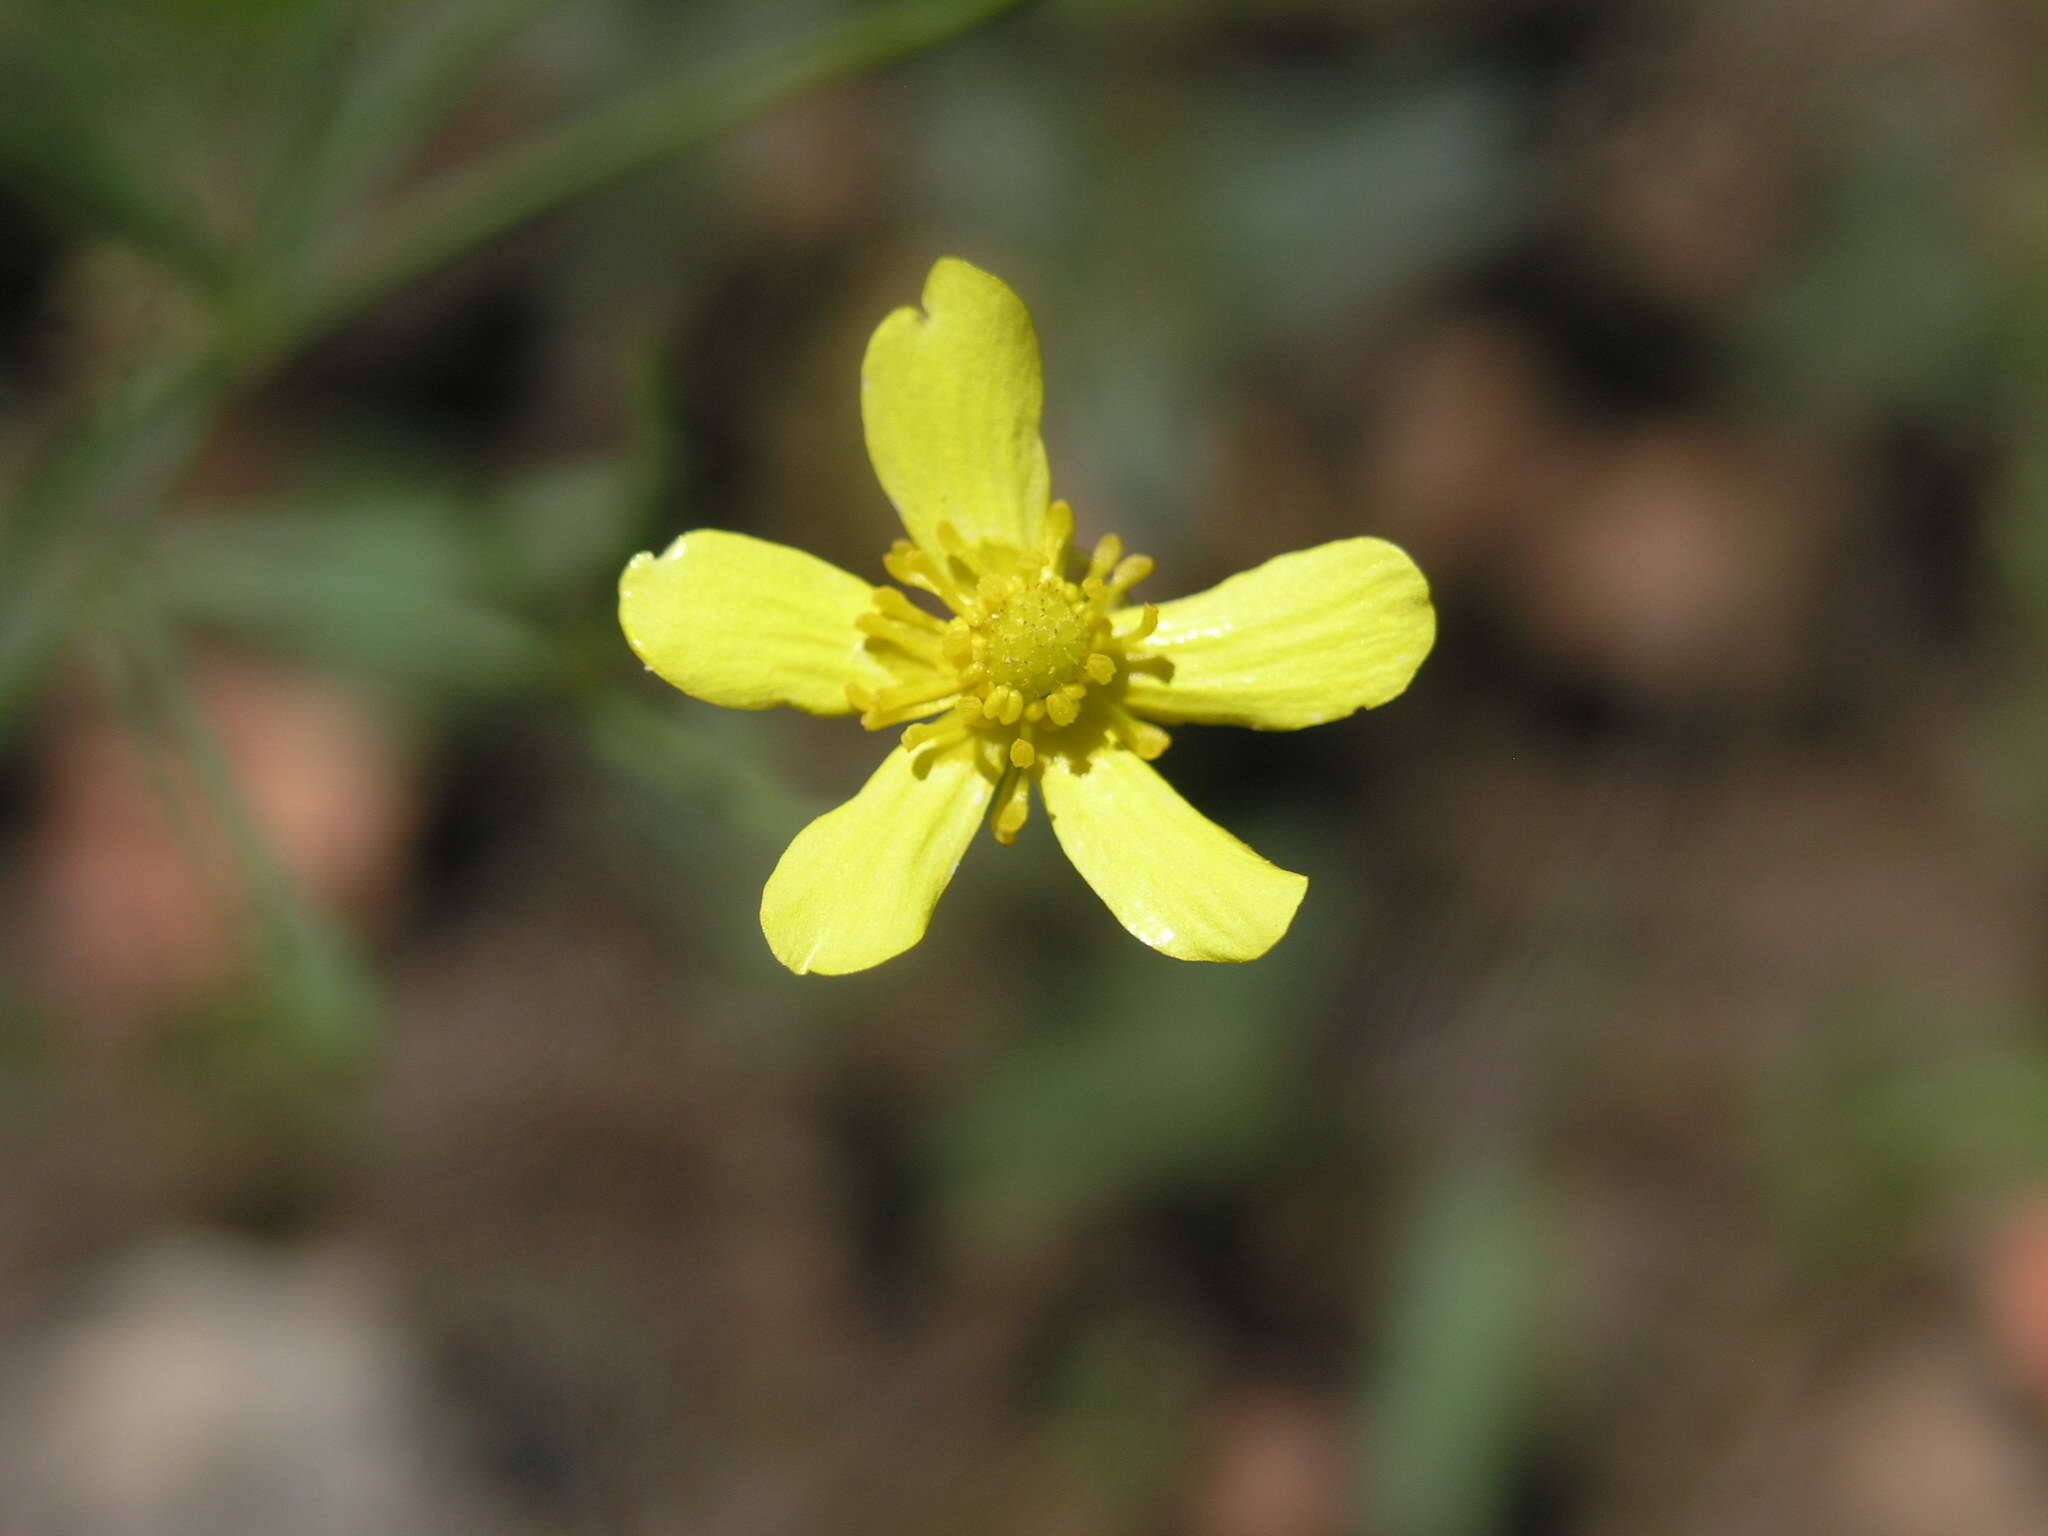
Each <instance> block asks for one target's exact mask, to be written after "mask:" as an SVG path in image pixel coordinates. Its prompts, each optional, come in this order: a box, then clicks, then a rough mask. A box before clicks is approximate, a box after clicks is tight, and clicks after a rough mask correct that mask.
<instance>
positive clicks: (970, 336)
mask: <svg viewBox="0 0 2048 1536" xmlns="http://www.w3.org/2000/svg"><path fill="white" fill-rule="evenodd" d="M1043 396H1044V383H1043V377H1042V374H1041V371H1040V365H1039V355H1038V335H1037V332H1036V331H1035V330H1034V329H1033V327H1032V324H1031V313H1030V311H1029V310H1027V309H1026V308H1025V307H1024V302H1023V300H1021V299H1019V298H1018V297H1017V295H1016V294H1015V293H1013V292H1012V291H1011V290H1010V288H1009V286H1008V285H1007V284H1005V283H1004V282H1003V281H1002V280H1001V279H1000V278H998V277H994V276H992V275H991V274H989V273H987V272H983V271H982V270H980V269H979V268H978V267H973V266H970V265H968V264H967V263H966V262H964V261H960V260H958V259H956V258H953V257H946V258H944V259H942V260H940V261H939V262H938V263H937V264H936V265H935V266H933V268H932V270H931V275H930V276H929V277H928V278H927V279H926V280H925V287H924V308H923V310H922V311H919V310H916V309H908V308H906V309H899V310H897V311H896V312H895V313H893V314H891V315H890V316H889V317H888V318H887V319H885V320H884V321H883V322H882V323H881V325H880V326H879V327H877V328H876V330H875V334H874V337H873V339H871V340H870V341H869V343H868V350H867V356H866V358H865V359H864V360H863V361H862V363H861V419H862V422H863V425H864V426H865V428H866V432H867V443H868V456H869V458H871V459H872V460H873V461H874V466H875V474H876V476H877V478H879V479H880V480H881V482H882V489H883V490H884V491H885V492H887V493H888V496H889V499H890V501H891V502H893V503H894V504H895V507H896V511H897V514H898V515H899V516H900V517H901V518H902V519H903V526H904V528H905V529H906V530H907V531H908V532H909V534H910V536H911V538H912V539H914V540H915V541H916V542H917V543H918V545H919V546H920V547H922V548H923V549H924V550H926V551H927V552H928V553H930V554H932V555H934V556H936V557H938V558H940V559H943V558H944V557H945V554H946V549H945V546H944V544H943V543H942V542H941V540H940V538H939V525H940V524H941V523H951V524H952V525H953V527H954V528H955V529H957V530H958V533H959V535H960V536H961V537H962V538H964V539H965V540H966V541H967V542H969V543H971V544H976V545H979V544H983V543H988V542H994V543H999V544H1006V545H1008V546H1010V547H1012V548H1015V549H1035V548H1037V547H1038V546H1039V545H1040V544H1041V543H1042V542H1043V541H1044V540H1045V538H1046V537H1047V531H1046V530H1047V524H1046V516H1047V511H1048V502H1049V500H1050V484H1051V481H1050V476H1049V474H1048V472H1047V469H1046V460H1045V446H1044V444H1043V443H1042V442H1041V441H1040V440H1039V435H1038V422H1039V413H1040V409H1041V406H1042V403H1043Z"/></svg>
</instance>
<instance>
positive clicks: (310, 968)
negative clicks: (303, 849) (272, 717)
mask: <svg viewBox="0 0 2048 1536" xmlns="http://www.w3.org/2000/svg"><path fill="white" fill-rule="evenodd" d="M120 639H121V642H122V644H121V652H122V655H123V658H124V659H125V660H126V661H127V662H128V663H129V666H130V668H131V669H132V671H131V687H130V690H129V692H130V696H131V704H132V707H133V708H134V709H135V711H136V712H137V713H138V714H139V715H140V716H142V717H143V720H144V723H145V725H146V727H147V729H148V731H149V733H150V734H151V735H153V736H157V737H159V738H160V739H161V740H162V742H163V743H164V744H165V745H166V746H168V747H169V748H170V749H171V750H172V751H173V752H174V753H175V754H176V755H177V757H178V759H179V760H180V761H181V762H182V764H183V766H184V767H185V768H186V769H188V770H189V771H190V773H191V775H192V780H193V782H194V783H195V784H196V785H197V787H198V789H199V793H200V796H201V798H202V799H203V800H204V802H205V805H206V810H207V813H208V815H209V816H210V817H211V818H212V821H213V824H214V825H215V826H216V827H217V828H218V829H219V831H220V834H221V836H222V837H223V838H225V840H226V844H227V849H228V851H229V852H230V853H231V854H232V855H233V858H234V865H235V869H236V871H237V873H238V874H239V876H240V879H241V882H242V885H243V887H244V888H243V890H242V891H241V892H239V893H238V894H239V895H241V896H242V897H243V898H244V899H245V900H246V901H247V902H248V904H249V906H250V909H251V910H252V911H253V913H254V914H255V917H256V919H257V923H258V933H259V935H260V937H261V940H262V943H263V947H264V951H265V959H266V960H267V962H268V964H267V965H266V966H265V967H264V969H265V972H266V973H267V974H268V975H269V976H271V977H272V978H274V979H276V980H278V981H281V982H282V983H283V985H284V996H283V997H282V998H281V999H280V1001H282V1002H283V1003H285V1004H286V1005H287V1011H288V1012H289V1015H290V1017H291V1019H292V1021H293V1022H294V1023H296V1024H297V1025H298V1026H299V1027H300V1029H301V1030H302V1031H303V1032H304V1039H305V1043H306V1045H307V1047H308V1048H309V1050H312V1051H313V1052H315V1053H317V1054H318V1055H320V1056H321V1057H322V1058H324V1059H329V1060H333V1061H337V1062H339V1061H346V1060H350V1059H353V1057H354V1056H355V1055H356V1054H358V1052H359V1051H360V1049H361V1048H362V1046H363V1045H364V1044H365V1043H366V1037H367V1031H368V1028H369V1025H370V1021H371V1018H372V1015H373V1010H374V1004H373V1002H372V1000H371V996H372V995H371V989H370V986H369V982H368V979H367V978H366V977H365V975H364V974H363V970H362V967H361V965H360V963H359V962H358V961H357V959H356V957H355V954H354V952H353V950H352V949H351V947H350V946H349V944H348V943H347V941H346V940H345V939H344V938H343V936H342V935H341V933H340V932H339V930H337V929H336V928H335V927H333V926H332V925H331V924H330V923H328V922H327V921H326V920H325V919H324V918H323V917H321V916H320V915H319V914H318V913H316V912H315V911H314V910H313V909H312V908H311V907H310V906H309V905H307V903H306V900H305V898H304V896H303V895H302V894H301V893H300V891H299V888H298V885H297V883H296V882H295V881H294V880H293V879H292V877H291V875H290V873H289V872H288V871H287V870H286V869H285V867H284V864H283V862H282V861H281V860H280V859H279V858H278V855H277V851H276V850H275V849H274V848H273V847H272V846H271V842H270V838H269V836H268V835H267V834H266V833H265V831H264V829H263V827H262V825H261V823H260V822H259V821H258V820H257V817H256V814H255V812H254V811H253V810H252V809H251V807H250V805H249V801H248V797H247V796H246V795H244V794H243V792H242V787H241V783H240V781H239V780H238V779H237V778H236V776H235V770H234V767H233V765H232V764H231V763H230V762H229V761H228V756H227V752H226V749H225V748H224V747H223V746H222V745H221V741H220V738H219V737H218V736H217V735H216V734H215V732H214V729H213V726H212V723H211V722H210V721H209V720H208V719H207V718H206V713H205V711H204V710H202V709H201V708H200V706H199V701H198V700H197V698H195V697H194V695H193V692H192V686H191V683H190V681H189V679H188V678H187V676H186V673H185V666H184V659H183V657H182V655H181V654H180V652H179V649H178V645H177V642H176V640H175V639H174V638H173V636H172V635H171V633H170V631H169V629H168V628H167V627H166V626H165V624H164V622H163V618H162V616H161V615H160V614H159V613H157V611H156V609H155V605H154V604H153V603H151V602H150V601H149V600H148V599H147V598H146V597H145V598H139V599H138V600H137V601H136V602H134V603H132V604H130V605H128V606H127V608H126V609H125V611H124V622H123V624H122V633H121V636H120Z"/></svg>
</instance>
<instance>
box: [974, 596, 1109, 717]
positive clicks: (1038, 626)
mask: <svg viewBox="0 0 2048 1536" xmlns="http://www.w3.org/2000/svg"><path fill="white" fill-rule="evenodd" d="M1062 587H1064V588H1066V592H1062V591H1061V590H1060V588H1062ZM1068 592H1072V593H1074V596H1073V597H1069V596H1067V593H1068ZM1077 598H1078V599H1080V601H1076V600H1075V599H1077ZM1093 618H1094V615H1093V614H1092V613H1091V612H1090V611H1089V608H1088V605H1087V602H1086V599H1085V597H1084V596H1083V595H1082V594H1081V593H1080V592H1078V591H1077V590H1076V589H1075V588H1074V586H1073V584H1072V583H1070V582H1058V583H1057V584H1055V582H1054V580H1053V579H1051V578H1049V577H1048V578H1045V579H1041V580H1040V581H1039V583H1038V584H1037V585H1035V586H1029V587H1024V588H1022V589H1021V590H1019V591H1017V592H1015V593H1013V594H1012V595H1011V596H1009V597H1008V598H1006V599H1004V600H1003V601H1002V602H1000V603H998V604H997V605H995V607H994V609H993V611H991V612H990V613H989V615H988V617H987V618H985V619H984V620H982V621H981V623H979V624H976V625H974V626H973V627H974V628H975V629H977V630H978V631H979V632H980V635H981V639H982V645H981V646H980V647H979V649H980V651H981V664H982V666H983V668H984V669H985V670H986V671H987V672H988V678H989V681H990V682H991V683H993V684H994V685H995V686H996V687H998V688H1010V689H1015V690H1016V692H1017V693H1019V694H1021V695H1022V696H1023V698H1024V700H1025V702H1026V703H1027V704H1028V703H1031V702H1033V701H1035V700H1042V699H1044V698H1046V697H1047V696H1048V695H1049V694H1052V693H1056V692H1058V691H1059V690H1060V689H1061V688H1063V687H1065V686H1067V685H1068V684H1070V683H1078V682H1080V681H1081V679H1082V675H1083V669H1084V668H1086V667H1087V665H1088V657H1089V655H1090V654H1091V653H1092V652H1094V650H1095V627H1096V626H1095V624H1094V623H1093Z"/></svg>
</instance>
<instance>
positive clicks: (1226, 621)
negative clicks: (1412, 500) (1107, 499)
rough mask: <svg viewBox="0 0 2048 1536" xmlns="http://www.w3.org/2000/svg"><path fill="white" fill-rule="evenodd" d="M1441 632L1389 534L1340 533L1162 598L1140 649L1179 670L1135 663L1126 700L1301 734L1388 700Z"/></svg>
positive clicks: (1140, 709) (1186, 716)
mask: <svg viewBox="0 0 2048 1536" xmlns="http://www.w3.org/2000/svg"><path fill="white" fill-rule="evenodd" d="M1139 611H1140V610H1135V609H1133V610H1129V611H1128V613H1127V614H1120V615H1118V619H1119V624H1120V627H1123V628H1129V627H1130V626H1131V625H1132V624H1135V623H1136V622H1137V617H1138V613H1139ZM1435 639H1436V611H1435V610H1434V609H1433V608H1431V607H1430V603H1429V584H1428V583H1427V582H1426V581H1424V580H1423V578H1422V572H1420V571H1419V570H1417V569H1416V568H1415V562H1414V561H1412V560H1410V559H1409V558H1408V557H1407V556H1406V555H1405V554H1403V553H1402V552H1401V551H1400V550H1399V549H1397V548H1396V547H1395V546H1393V545H1392V544H1389V543H1387V542H1386V541H1385V540H1384V539H1340V540H1338V541H1337V542H1336V543H1334V544H1319V545H1317V546H1316V547H1315V548H1314V549H1304V550H1298V551H1296V552H1295V553H1293V554H1290V555H1281V556H1278V557H1277V558H1275V559H1272V560H1268V561H1267V562H1266V563H1265V564H1264V565H1261V566H1259V567H1258V568H1256V569H1255V570H1250V571H1245V572H1244V573H1242V574H1241V575H1237V576H1233V577H1231V578H1230V579H1229V580H1228V581H1225V582H1222V583H1220V584H1218V585H1216V586H1214V587H1211V588H1210V589H1209V590H1208V591H1206V592H1198V593H1196V594H1195V595H1194V596H1193V597H1183V598H1181V599H1179V600H1178V601H1175V602H1170V603H1161V604H1160V605H1159V628H1158V629H1157V630H1155V631H1154V632H1153V634H1152V637H1151V638H1150V639H1149V640H1146V641H1144V642H1143V643H1142V650H1141V653H1140V654H1141V655H1142V651H1147V650H1148V651H1154V652H1157V653H1158V654H1160V655H1162V656H1164V657H1166V658H1167V660H1168V661H1170V662H1171V663H1172V669H1171V672H1170V673H1167V672H1165V671H1164V670H1163V669H1162V670H1159V671H1155V670H1153V669H1151V668H1148V667H1146V666H1145V665H1144V664H1143V662H1142V661H1139V662H1135V663H1134V664H1133V666H1132V670H1131V682H1130V691H1129V694H1128V695H1127V702H1128V703H1129V705H1130V707H1131V709H1132V710H1133V711H1135V712H1136V713H1138V714H1141V715H1145V716H1148V717H1149V718H1151V719H1154V720H1165V721H1179V720H1191V721H1198V722H1201V723H1203V724H1208V725H1249V726H1253V727H1255V728H1257V729H1259V730H1263V731H1292V730H1297V729H1299V728H1300V727H1302V726H1305V725H1320V724H1322V723H1323V722H1324V721H1325V720H1336V719H1339V718H1341V717H1342V716H1345V715H1348V714H1350V713H1351V712H1352V711H1353V710H1356V709H1364V708H1369V707H1370V706H1372V705H1376V704H1384V703H1386V702H1387V700H1389V699H1391V698H1393V697H1394V696H1395V695H1396V694H1398V693H1400V691H1401V690H1402V689H1403V688H1406V687H1407V686H1408V680H1409V679H1410V678H1411V677H1413V676H1414V675H1415V669H1416V668H1417V667H1419V666H1421V665H1422V659H1423V657H1425V656H1427V655H1428V654H1429V647H1430V645H1431V643H1432V642H1433V641H1434V640H1435Z"/></svg>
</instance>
